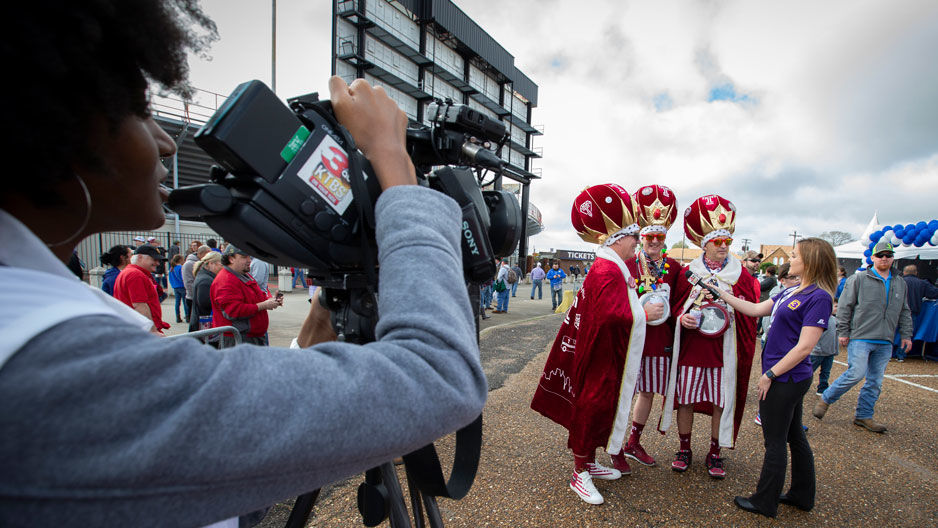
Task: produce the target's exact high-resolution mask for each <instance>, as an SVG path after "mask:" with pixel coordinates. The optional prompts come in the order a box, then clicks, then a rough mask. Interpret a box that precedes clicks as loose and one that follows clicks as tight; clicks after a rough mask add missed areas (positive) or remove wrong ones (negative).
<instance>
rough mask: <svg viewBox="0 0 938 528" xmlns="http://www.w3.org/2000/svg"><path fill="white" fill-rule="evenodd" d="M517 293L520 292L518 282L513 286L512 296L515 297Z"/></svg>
mask: <svg viewBox="0 0 938 528" xmlns="http://www.w3.org/2000/svg"><path fill="white" fill-rule="evenodd" d="M516 291H518V281H515V282H514V283H513V284H512V285H511V296H512V297H514V296H515V292H516Z"/></svg>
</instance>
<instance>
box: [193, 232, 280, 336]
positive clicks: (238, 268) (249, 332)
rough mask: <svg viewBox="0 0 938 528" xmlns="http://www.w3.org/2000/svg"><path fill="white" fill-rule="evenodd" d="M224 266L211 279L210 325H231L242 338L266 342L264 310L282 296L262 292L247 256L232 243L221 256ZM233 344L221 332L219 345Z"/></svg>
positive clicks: (265, 315)
mask: <svg viewBox="0 0 938 528" xmlns="http://www.w3.org/2000/svg"><path fill="white" fill-rule="evenodd" d="M221 263H222V265H223V266H224V267H223V268H222V269H221V271H219V272H218V275H216V276H215V280H214V281H212V288H211V290H210V296H211V298H212V326H214V327H215V328H218V327H220V326H233V327H235V328H237V329H238V331H239V332H240V333H241V337H242V340H243V341H245V342H247V343H253V344H255V345H266V344H267V338H266V334H267V326H268V325H269V323H270V321H269V320H268V318H267V310H273V309H275V308H277V307H279V306H282V305H283V297H282V295H281V294H279V293H278V294H277V295H276V296H275V297H271V296H270V295H268V294H266V293H264V292H263V291H262V290H261V288H260V286H259V285H258V284H257V281H256V280H254V277H253V276H251V273H250V272H251V256H250V255H248V254H247V253H245V252H244V251H241V250H240V249H238V248H237V247H235V246H234V244H228V247H226V248H225V251H224V253H222V256H221ZM232 345H234V336H233V335H232V334H231V333H230V332H227V333H225V334H224V335H223V336H222V347H228V346H232Z"/></svg>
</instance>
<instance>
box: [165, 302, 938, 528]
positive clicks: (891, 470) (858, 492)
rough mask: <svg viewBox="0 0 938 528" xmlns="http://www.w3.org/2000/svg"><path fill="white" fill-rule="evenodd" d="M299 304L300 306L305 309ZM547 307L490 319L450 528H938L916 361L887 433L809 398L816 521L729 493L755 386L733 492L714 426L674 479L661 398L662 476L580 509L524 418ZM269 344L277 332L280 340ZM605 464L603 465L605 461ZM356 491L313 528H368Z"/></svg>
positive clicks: (935, 392) (546, 339) (335, 500)
mask: <svg viewBox="0 0 938 528" xmlns="http://www.w3.org/2000/svg"><path fill="white" fill-rule="evenodd" d="M520 291H521V290H519V293H520ZM528 291H529V290H528ZM526 293H527V292H526ZM297 297H299V296H297ZM289 300H291V299H289V298H288V301H289ZM297 300H299V299H297ZM545 303H546V309H545ZM291 304H293V305H294V306H298V307H302V304H305V302H303V303H302V304H300V303H298V302H297V303H291ZM549 308H550V301H549V299H544V300H542V301H530V300H529V299H527V298H522V297H519V298H516V299H512V304H511V305H510V307H509V313H508V314H495V315H492V317H491V318H490V319H489V320H487V321H485V322H483V324H482V328H483V331H482V337H481V341H480V345H481V350H482V360H483V366H484V367H485V370H486V375H487V376H488V377H489V386H490V390H491V392H490V393H489V401H488V403H487V405H486V409H485V413H484V419H485V427H484V439H483V442H484V444H483V451H482V458H481V460H480V463H479V473H478V476H477V478H476V481H475V484H474V486H473V488H472V490H471V491H470V493H469V495H468V496H467V497H466V498H464V499H463V500H460V501H452V500H447V499H442V500H441V501H440V511H441V513H442V516H443V519H444V522H445V525H446V526H447V527H450V528H456V527H482V526H493V527H503V526H504V527H558V528H559V527H576V528H585V527H590V526H775V525H777V523H783V525H784V526H805V527H813V526H837V527H839V526H860V525H863V524H870V525H873V526H897V527H899V526H908V527H925V526H929V527H930V526H938V470H936V465H935V460H936V458H938V443H936V431H938V413H936V412H935V411H934V408H935V406H936V404H938V363H934V362H928V363H925V362H922V361H921V360H907V361H905V362H904V363H901V364H900V363H896V362H892V363H890V364H889V367H888V368H887V376H888V377H887V380H886V381H885V382H884V386H883V393H882V396H881V397H880V399H879V403H878V404H877V407H876V418H877V420H879V421H881V422H884V423H885V424H887V425H888V426H889V432H887V433H886V434H882V435H880V434H875V433H870V432H867V431H866V430H864V429H861V428H859V427H857V426H854V425H853V424H852V421H853V416H854V414H853V411H854V406H855V405H856V399H857V393H858V391H859V387H854V388H853V389H852V390H851V391H849V392H848V393H847V394H846V395H845V396H844V397H843V398H842V399H841V401H839V402H837V403H836V404H834V405H832V406H831V408H830V410H829V411H828V413H827V416H826V417H825V418H824V420H823V421H819V420H817V419H815V418H814V417H813V416H812V415H811V408H812V407H813V405H814V402H815V398H816V396H815V395H814V393H813V391H812V392H811V393H809V395H807V396H806V398H805V417H804V422H805V424H806V425H808V426H809V431H808V439H809V441H810V442H811V445H812V448H813V449H814V453H815V462H816V467H817V482H818V492H817V506H816V508H815V509H814V511H812V512H810V513H805V512H802V511H800V510H797V509H794V508H791V507H788V506H785V505H781V506H780V507H779V517H778V519H777V520H775V521H773V520H770V519H766V518H763V517H760V516H756V515H752V514H749V513H746V512H743V511H741V510H738V509H737V508H736V507H735V506H734V505H733V504H732V499H733V496H734V495H748V494H749V493H751V492H752V491H753V490H754V489H755V484H756V481H757V479H758V475H759V469H760V467H761V464H762V455H763V449H762V433H761V430H760V428H759V426H757V425H755V424H754V423H753V421H752V418H753V417H754V416H755V413H756V400H755V391H754V383H755V381H756V376H752V382H753V386H752V387H750V391H749V397H748V399H747V404H746V419H745V420H744V422H743V424H742V427H741V430H740V434H739V439H738V442H737V449H734V450H728V449H724V450H723V456H724V458H725V461H726V470H727V478H726V479H725V480H723V481H715V480H712V479H710V478H709V477H708V476H707V474H706V470H705V468H704V467H703V457H704V455H705V454H706V451H707V445H708V441H709V435H708V430H709V427H708V426H707V424H708V423H709V421H708V420H707V419H706V417H698V418H697V421H696V423H695V430H694V436H693V448H694V454H695V457H694V462H693V464H692V467H691V469H690V470H688V471H687V472H686V473H684V474H678V473H675V472H673V471H671V470H670V469H669V465H670V461H671V457H672V456H673V455H674V452H675V451H676V450H677V434H676V431H674V430H672V431H670V432H669V433H668V435H667V436H664V435H660V434H658V433H657V432H656V431H655V430H654V425H655V424H656V423H657V419H658V416H659V413H660V397H659V398H656V399H655V404H654V409H653V411H652V415H651V417H650V419H649V425H648V426H647V427H646V432H645V434H644V435H643V437H642V444H643V445H644V446H645V448H646V450H647V451H648V452H649V454H651V455H652V456H653V457H655V458H656V459H657V460H658V465H657V466H655V467H651V468H647V467H644V466H639V465H638V464H634V465H633V473H632V475H630V476H625V477H623V478H622V479H620V480H617V481H611V482H610V481H598V482H597V488H598V489H599V490H600V492H601V493H602V494H603V496H604V497H605V500H606V502H605V504H603V505H600V506H590V505H588V504H586V503H584V502H582V501H581V500H580V499H579V498H578V497H577V496H576V495H575V494H574V493H573V492H572V491H570V489H569V487H568V486H567V481H568V479H569V476H570V472H571V469H572V458H571V456H570V454H569V452H568V450H567V449H566V447H565V445H566V431H565V430H564V429H563V428H561V427H560V426H558V425H556V424H554V423H553V422H551V421H549V420H547V419H546V418H543V417H542V416H541V415H539V414H537V413H535V412H534V411H532V410H531V409H530V407H529V404H530V400H531V397H532V395H533V393H534V388H535V386H536V384H537V380H538V378H539V376H540V373H541V368H542V367H543V364H544V361H545V360H546V357H547V353H546V350H547V348H548V347H549V345H550V343H551V341H552V340H553V337H554V335H555V334H556V331H557V328H558V327H559V325H560V322H561V320H562V318H561V316H560V315H547V316H545V314H547V313H549ZM291 311H292V310H291ZM164 313H167V311H166V310H165V308H164ZM297 314H298V315H297ZM302 315H303V312H302V310H297V311H296V313H295V314H293V315H290V314H287V313H284V312H280V311H279V310H278V312H274V314H273V315H272V319H273V318H275V317H278V316H280V317H281V318H282V320H283V322H282V324H283V326H284V328H290V327H291V326H292V324H293V323H292V321H294V320H302ZM166 319H168V317H167V318H166ZM278 326H279V325H278ZM285 332H286V330H285ZM274 337H275V336H274V333H273V328H272V334H271V341H272V342H274V341H275V339H274ZM285 337H286V335H285V336H284V338H285ZM280 340H281V338H278V339H277V341H280ZM836 359H837V360H838V363H835V365H834V370H833V373H832V379H834V378H835V377H836V376H837V375H839V374H840V373H841V372H843V370H844V369H845V365H843V364H840V362H845V361H846V354H844V353H841V354H840V355H838V356H837V357H836ZM757 368H758V367H757ZM900 380H902V381H900ZM903 381H905V382H911V383H914V384H917V385H919V386H920V387H916V386H913V385H910V384H908V383H904V382H903ZM928 389H931V390H928ZM437 447H438V450H439V451H440V453H441V458H442V459H443V461H444V467H448V465H447V464H448V463H449V462H448V457H451V456H452V455H451V452H452V438H444V439H442V440H441V441H439V442H438V443H437ZM598 457H599V460H600V461H601V462H605V463H607V464H608V456H606V455H604V454H600V455H598ZM636 466H637V467H636ZM359 482H361V476H356V477H353V478H350V479H348V480H346V481H343V482H339V483H335V484H333V485H331V486H328V487H326V488H324V490H323V493H322V496H321V498H320V500H319V501H318V502H317V504H316V506H315V508H314V510H313V516H312V518H311V519H310V522H309V523H308V525H307V526H310V527H347V526H361V525H362V524H361V517H360V516H359V514H358V512H357V509H356V506H355V492H356V488H357V486H358V484H359ZM289 504H290V503H289V502H286V503H283V504H279V505H277V506H275V507H274V508H273V509H272V510H271V513H270V514H269V515H268V517H267V518H266V519H265V520H264V522H263V523H262V524H261V526H263V527H265V528H266V527H275V526H283V525H284V523H285V520H286V518H287V515H288V512H289ZM387 525H388V523H387V522H386V523H384V524H383V525H382V526H387Z"/></svg>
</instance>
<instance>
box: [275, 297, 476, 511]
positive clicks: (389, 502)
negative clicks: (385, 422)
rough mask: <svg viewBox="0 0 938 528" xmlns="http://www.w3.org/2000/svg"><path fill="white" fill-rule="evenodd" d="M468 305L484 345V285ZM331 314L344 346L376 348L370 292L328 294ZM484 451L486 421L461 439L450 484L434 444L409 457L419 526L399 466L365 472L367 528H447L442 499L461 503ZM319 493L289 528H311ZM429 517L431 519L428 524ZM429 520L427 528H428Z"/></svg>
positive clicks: (301, 505) (299, 507) (362, 495)
mask: <svg viewBox="0 0 938 528" xmlns="http://www.w3.org/2000/svg"><path fill="white" fill-rule="evenodd" d="M468 289H469V300H470V303H471V304H472V306H473V307H474V309H475V310H476V312H477V313H476V342H478V339H479V317H478V307H479V285H478V284H475V283H470V284H469V285H468ZM319 302H321V303H322V304H323V305H324V306H325V307H326V308H328V309H329V310H330V311H331V312H332V323H333V327H334V328H335V330H336V335H337V336H339V339H340V340H344V341H351V342H355V343H358V344H365V343H369V342H373V341H374V340H375V336H374V324H375V321H376V319H377V304H376V303H375V300H374V296H373V294H371V293H369V292H368V291H365V290H360V289H352V290H332V289H323V290H322V292H321V294H320V300H319ZM481 448H482V416H479V417H478V418H477V419H476V420H475V421H474V422H473V423H471V424H469V425H468V426H466V427H464V428H462V429H460V430H459V431H457V433H456V454H455V459H454V463H453V471H452V475H451V477H450V480H449V481H448V482H443V475H442V470H441V469H440V461H439V458H438V457H437V453H436V449H435V447H434V446H433V444H429V445H427V446H424V447H423V448H421V449H418V450H417V451H414V452H412V453H408V454H406V455H404V470H405V475H406V479H407V488H408V491H409V495H410V507H411V512H412V513H413V520H414V523H413V524H411V522H410V518H409V514H408V511H407V506H406V502H405V500H404V492H403V490H402V489H401V485H400V482H399V481H398V477H397V471H396V470H395V468H394V464H392V463H391V462H385V463H384V464H381V465H380V466H378V467H376V468H372V469H369V470H367V471H366V472H365V481H364V482H363V483H362V484H360V485H359V486H358V511H359V513H361V515H362V521H363V523H364V525H365V526H378V525H379V524H381V523H382V522H384V520H385V519H389V520H390V525H391V528H424V527H425V526H429V527H430V528H443V518H442V516H441V515H440V509H439V506H438V505H437V502H436V497H437V496H443V497H448V498H452V499H457V500H458V499H461V498H462V497H464V496H465V495H466V493H468V492H469V488H470V487H471V486H472V481H473V480H474V479H475V473H476V470H477V469H478V462H479V456H480V454H481ZM319 492H320V490H319V489H317V490H314V491H312V492H310V493H306V494H303V495H300V496H299V497H297V498H296V502H295V503H294V505H293V509H292V511H291V512H290V517H289V519H287V524H286V528H303V527H304V526H306V523H307V521H308V520H309V517H310V515H311V514H312V511H313V506H314V505H315V503H316V499H317V498H318V497H319ZM425 516H426V519H425V518H424V517H425ZM425 520H426V522H427V523H428V524H425Z"/></svg>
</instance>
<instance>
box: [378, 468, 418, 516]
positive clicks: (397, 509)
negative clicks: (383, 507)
mask: <svg viewBox="0 0 938 528" xmlns="http://www.w3.org/2000/svg"><path fill="white" fill-rule="evenodd" d="M379 469H380V470H381V481H382V483H384V487H385V488H386V489H387V490H388V502H389V503H390V508H391V511H390V517H391V528H411V524H410V519H408V518H407V505H406V504H405V503H404V492H403V490H401V483H400V482H398V480H397V472H396V471H394V464H391V463H390V462H385V463H384V464H381V467H380V468H379Z"/></svg>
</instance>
